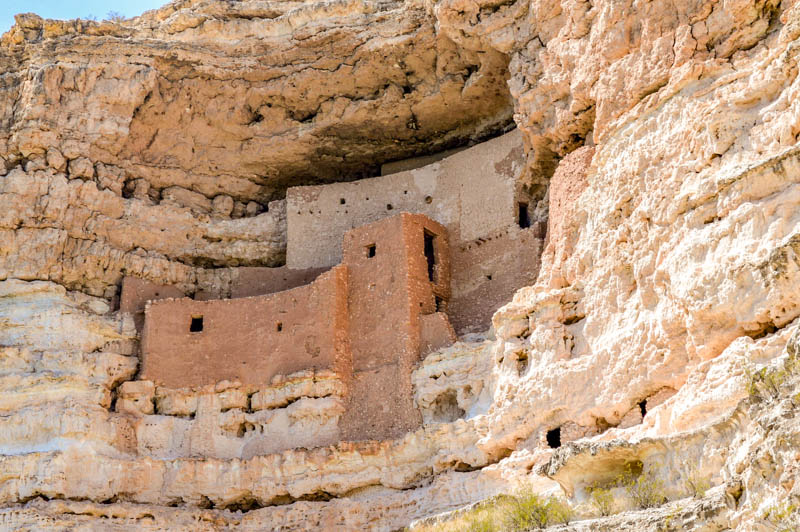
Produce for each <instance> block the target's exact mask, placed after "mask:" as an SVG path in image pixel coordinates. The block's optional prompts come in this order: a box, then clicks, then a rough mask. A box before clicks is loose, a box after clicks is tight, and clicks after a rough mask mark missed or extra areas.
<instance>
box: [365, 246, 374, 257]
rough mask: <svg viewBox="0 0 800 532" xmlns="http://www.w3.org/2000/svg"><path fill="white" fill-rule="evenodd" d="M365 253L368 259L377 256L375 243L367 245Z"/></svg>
mask: <svg viewBox="0 0 800 532" xmlns="http://www.w3.org/2000/svg"><path fill="white" fill-rule="evenodd" d="M364 254H365V255H366V257H367V258H368V259H371V258H372V257H374V256H375V244H370V245H369V246H367V247H366V248H365V252H364Z"/></svg>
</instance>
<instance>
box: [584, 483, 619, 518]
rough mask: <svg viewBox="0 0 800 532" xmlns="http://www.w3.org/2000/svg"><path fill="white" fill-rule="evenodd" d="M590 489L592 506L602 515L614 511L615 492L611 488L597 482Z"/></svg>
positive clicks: (605, 515) (604, 515) (607, 514)
mask: <svg viewBox="0 0 800 532" xmlns="http://www.w3.org/2000/svg"><path fill="white" fill-rule="evenodd" d="M588 491H589V499H590V500H591V502H592V506H594V508H595V509H596V510H597V512H598V513H599V514H600V515H601V516H602V517H607V516H609V515H611V514H613V513H614V494H613V493H612V492H611V488H609V487H608V486H601V485H599V484H595V485H593V486H592V487H591V488H589V489H588Z"/></svg>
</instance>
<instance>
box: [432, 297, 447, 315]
mask: <svg viewBox="0 0 800 532" xmlns="http://www.w3.org/2000/svg"><path fill="white" fill-rule="evenodd" d="M434 299H435V300H436V312H444V311H445V305H444V299H442V298H441V297H439V296H434Z"/></svg>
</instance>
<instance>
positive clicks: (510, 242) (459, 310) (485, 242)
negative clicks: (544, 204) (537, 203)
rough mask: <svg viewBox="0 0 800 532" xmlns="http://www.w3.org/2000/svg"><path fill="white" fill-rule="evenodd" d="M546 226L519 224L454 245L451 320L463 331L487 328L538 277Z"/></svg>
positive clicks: (459, 330) (459, 331) (457, 328)
mask: <svg viewBox="0 0 800 532" xmlns="http://www.w3.org/2000/svg"><path fill="white" fill-rule="evenodd" d="M543 237H544V229H543V227H540V226H539V225H538V224H535V225H534V226H533V227H529V228H527V229H520V228H519V227H517V226H513V227H509V228H508V229H506V230H504V231H501V232H499V233H498V234H496V235H492V236H488V237H486V238H483V239H480V240H476V241H473V242H469V243H466V244H459V245H455V246H452V263H453V268H452V291H453V298H452V302H451V304H450V305H449V306H448V314H449V316H450V323H452V325H453V328H454V329H455V330H456V331H457V332H458V333H459V334H464V333H469V332H480V331H483V330H485V329H486V328H487V325H488V324H489V323H490V321H491V318H492V315H493V314H494V313H495V311H496V310H497V309H499V308H500V307H501V306H503V305H505V304H506V303H508V302H509V301H511V299H512V297H513V296H514V292H516V291H517V290H518V289H519V288H520V287H523V286H530V285H532V284H533V283H534V282H535V281H536V276H537V275H538V273H539V267H540V265H541V260H540V259H541V254H542V248H543V240H542V238H543Z"/></svg>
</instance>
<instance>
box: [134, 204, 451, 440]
mask: <svg viewBox="0 0 800 532" xmlns="http://www.w3.org/2000/svg"><path fill="white" fill-rule="evenodd" d="M343 249H344V253H343V261H342V263H341V264H339V265H337V266H335V267H333V268H331V269H330V270H329V271H327V272H325V273H323V274H322V275H320V276H319V277H318V278H317V279H316V280H314V281H313V282H311V283H309V284H307V285H304V286H299V287H296V288H292V289H289V290H285V291H282V292H277V293H274V294H269V295H261V296H253V297H243V298H238V299H227V300H210V301H195V300H192V299H189V298H179V299H175V298H170V299H163V300H157V301H152V302H150V303H149V304H148V305H147V309H146V312H145V320H144V330H143V334H142V370H141V378H142V379H144V380H150V381H153V382H154V383H155V384H156V385H157V386H165V387H168V388H181V387H193V386H194V387H198V386H203V385H209V384H214V383H216V382H219V381H223V380H228V381H238V382H241V383H243V384H248V385H254V386H255V385H260V384H265V383H269V382H270V381H271V380H272V379H273V378H274V377H276V376H281V375H289V374H292V373H296V372H298V371H302V370H310V369H313V370H317V371H323V370H328V371H331V372H333V373H334V374H335V375H336V376H337V377H338V379H339V380H340V381H341V383H343V385H344V394H343V396H344V398H345V410H344V413H343V415H342V416H341V418H340V420H339V431H338V432H339V434H338V435H339V437H340V438H341V439H348V440H355V439H370V438H376V439H386V438H392V437H397V436H400V435H402V434H403V433H405V432H407V431H409V430H412V429H414V428H416V427H418V426H419V425H420V422H421V418H420V415H419V413H418V412H417V410H416V408H415V407H414V404H413V394H412V390H411V380H410V375H411V371H412V369H413V368H414V365H415V364H416V363H417V361H418V360H419V359H420V356H421V355H422V354H423V353H424V352H426V351H428V350H430V349H432V348H435V347H438V346H442V345H446V344H449V343H452V342H453V341H454V340H455V334H454V332H453V329H452V327H451V326H450V323H449V321H448V319H447V315H446V314H445V313H444V310H445V309H446V307H447V302H448V300H449V298H450V258H449V245H448V242H447V232H446V230H445V229H444V227H442V226H441V225H440V224H438V223H436V222H434V221H432V220H430V219H428V218H427V217H425V216H423V215H414V214H407V213H403V214H399V215H397V216H394V217H392V218H387V219H385V220H381V221H379V222H376V223H373V224H369V225H366V226H364V227H360V228H358V229H354V230H352V231H349V232H347V233H346V234H345V236H344V244H343Z"/></svg>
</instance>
